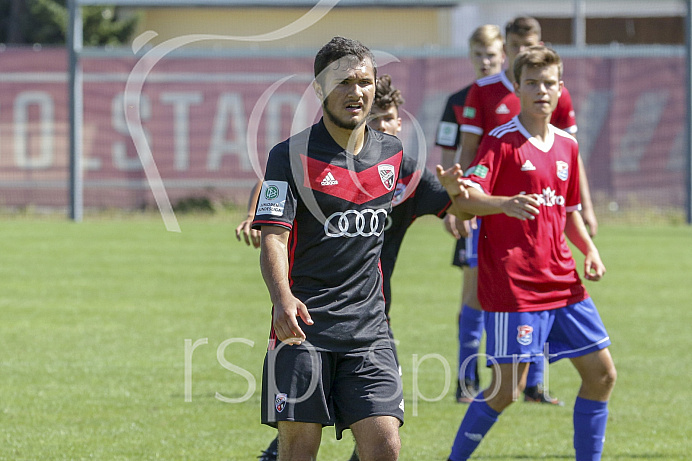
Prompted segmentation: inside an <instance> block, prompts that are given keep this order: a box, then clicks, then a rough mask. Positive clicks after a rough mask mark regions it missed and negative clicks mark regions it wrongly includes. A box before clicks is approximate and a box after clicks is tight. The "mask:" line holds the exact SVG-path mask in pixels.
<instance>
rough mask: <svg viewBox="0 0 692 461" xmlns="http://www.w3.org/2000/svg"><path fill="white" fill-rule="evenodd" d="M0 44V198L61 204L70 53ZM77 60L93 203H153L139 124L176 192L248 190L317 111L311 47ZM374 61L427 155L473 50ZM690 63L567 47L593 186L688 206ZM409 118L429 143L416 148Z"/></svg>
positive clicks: (409, 141) (232, 195)
mask: <svg viewBox="0 0 692 461" xmlns="http://www.w3.org/2000/svg"><path fill="white" fill-rule="evenodd" d="M0 56H2V59H0V188H1V189H2V201H1V202H0V205H4V206H28V205H35V206H66V205H67V203H68V189H69V186H68V179H69V173H68V172H69V155H68V112H69V111H68V93H67V56H66V53H65V51H64V50H62V49H50V50H41V51H33V50H26V49H5V50H4V51H3V52H2V53H0ZM82 64H83V69H84V116H83V120H84V124H83V153H84V162H83V164H84V186H85V206H88V207H127V208H136V207H143V206H152V205H153V196H152V194H151V192H150V189H149V183H148V181H147V177H146V175H145V173H144V170H143V168H142V163H141V160H140V155H141V154H143V150H142V148H141V145H138V146H137V147H135V143H134V142H133V137H132V134H133V133H136V132H137V130H139V129H141V130H142V132H143V133H144V136H145V139H146V146H147V148H148V149H149V150H150V151H151V153H152V155H153V160H154V162H155V163H154V164H155V166H156V170H157V172H158V173H159V174H160V176H161V178H162V179H163V184H164V186H165V188H166V192H167V194H168V196H169V197H170V199H171V201H172V202H173V203H175V201H176V200H178V199H180V198H183V197H191V196H200V195H205V196H209V197H211V198H215V199H234V200H237V201H240V202H242V201H244V200H245V197H246V194H247V191H248V190H249V189H250V186H251V185H252V184H253V183H254V181H256V179H257V172H258V171H259V172H260V173H261V169H262V168H263V167H264V163H265V161H266V155H267V152H268V150H269V149H270V148H271V146H273V145H274V144H275V143H277V142H279V141H281V140H283V139H285V138H286V137H287V136H288V135H289V134H290V133H291V132H295V131H298V130H300V129H303V128H305V127H306V126H308V125H309V124H310V123H312V122H313V121H314V120H316V118H318V117H319V114H320V113H319V105H318V102H317V100H316V98H315V96H314V93H313V92H312V88H311V79H312V58H311V57H291V56H288V57H233V58H231V57H198V58H189V57H185V58H183V57H178V58H172V57H165V58H163V59H161V60H159V61H153V60H149V61H147V60H146V59H135V58H107V59H106V58H87V59H83V60H82ZM379 72H380V73H389V74H391V75H392V78H393V82H394V85H395V86H397V87H398V88H399V89H401V91H402V93H403V95H404V98H405V99H406V103H405V104H404V106H403V109H405V111H402V112H403V118H404V124H405V126H404V131H403V132H402V133H403V135H402V136H403V138H404V142H405V145H406V146H407V150H409V151H410V152H412V151H423V152H425V153H426V154H427V155H428V159H427V164H428V165H429V166H434V165H435V164H436V163H437V162H438V161H439V151H438V149H437V148H436V147H434V135H435V132H436V125H437V122H438V121H439V118H440V116H441V114H442V110H443V108H444V104H445V102H446V98H447V96H448V95H449V94H450V93H452V92H454V91H457V90H458V89H460V88H461V87H462V86H465V85H467V84H468V83H470V82H471V81H472V79H473V72H472V69H471V67H470V64H469V62H468V60H467V59H466V58H450V57H425V58H401V60H400V61H399V62H394V63H391V64H387V65H384V66H381V67H380V69H379ZM684 75H685V72H684V59H683V57H636V58H629V57H628V58H604V57H597V56H594V57H581V58H571V57H570V58H567V59H565V77H564V78H565V83H566V86H567V87H568V88H569V89H570V93H571V94H572V98H573V101H574V105H575V109H576V111H577V121H578V124H579V132H578V133H577V138H578V139H579V141H580V146H581V150H582V155H583V157H584V159H585V161H586V164H587V170H588V173H589V179H590V182H591V187H592V190H593V193H594V194H595V195H596V197H599V198H600V199H607V200H609V201H610V200H612V201H619V200H623V201H629V200H641V201H643V202H654V203H656V204H659V205H664V206H666V205H670V206H682V205H683V202H684V173H683V171H684V158H683V150H684V146H683V144H684V142H683V140H684V120H685V107H684V101H685V93H684V82H683V76H684ZM140 85H141V89H140V88H139V86H140ZM126 90H127V103H128V108H127V109H126V107H125V106H124V104H123V101H124V100H123V98H124V96H123V95H124V94H125V92H126ZM137 105H138V106H139V110H138V111H137V110H136V107H135V106H137ZM126 113H127V114H128V117H126ZM132 113H136V114H137V115H138V117H139V119H140V121H141V123H139V122H138V121H137V120H136V117H131V114H132ZM415 125H419V126H420V128H421V129H422V133H423V134H424V138H425V139H424V141H423V142H422V144H424V146H420V147H424V149H419V148H417V147H416V142H415V140H416V139H418V138H417V136H416V134H417V132H416V130H415V129H414V127H415ZM133 130H134V131H133ZM409 147H410V148H409Z"/></svg>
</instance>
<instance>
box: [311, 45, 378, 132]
mask: <svg viewBox="0 0 692 461" xmlns="http://www.w3.org/2000/svg"><path fill="white" fill-rule="evenodd" d="M318 82H320V83H318ZM315 91H316V92H317V96H318V97H319V98H320V99H321V100H322V110H323V111H324V115H325V118H327V119H329V121H330V122H331V123H333V124H334V125H336V126H337V127H339V128H344V129H348V130H353V129H355V128H357V127H358V126H360V125H362V124H363V123H365V121H366V117H367V115H368V114H369V113H370V108H371V107H372V101H373V99H374V97H375V70H374V66H373V63H372V61H371V60H370V59H369V58H365V59H362V60H361V59H358V58H356V57H355V56H345V57H343V58H341V59H339V60H338V61H335V62H333V63H331V64H330V65H329V66H327V68H326V69H325V70H324V72H323V73H322V75H321V76H320V77H319V78H318V80H317V81H316V82H315Z"/></svg>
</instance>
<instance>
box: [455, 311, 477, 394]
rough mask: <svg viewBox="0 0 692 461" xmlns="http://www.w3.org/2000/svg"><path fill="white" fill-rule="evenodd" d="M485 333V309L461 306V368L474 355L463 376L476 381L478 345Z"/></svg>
mask: <svg viewBox="0 0 692 461" xmlns="http://www.w3.org/2000/svg"><path fill="white" fill-rule="evenodd" d="M482 334H483V311H477V310H476V309H473V308H471V307H469V306H467V305H466V304H464V306H463V307H462V308H461V315H459V370H460V372H461V367H462V364H463V363H464V361H465V360H466V359H467V358H468V357H472V358H471V359H470V360H469V361H468V363H466V365H465V368H464V370H463V376H460V377H461V378H467V379H470V380H472V381H476V380H477V379H478V376H477V375H476V363H477V357H476V354H478V347H479V346H480V344H481V335H482Z"/></svg>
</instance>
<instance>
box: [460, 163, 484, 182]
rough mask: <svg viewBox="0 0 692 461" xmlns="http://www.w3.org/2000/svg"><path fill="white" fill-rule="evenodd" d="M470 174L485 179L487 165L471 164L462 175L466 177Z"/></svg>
mask: <svg viewBox="0 0 692 461" xmlns="http://www.w3.org/2000/svg"><path fill="white" fill-rule="evenodd" d="M471 175H476V176H478V177H479V178H481V179H485V177H486V176H488V167H487V166H483V165H476V166H472V167H471V168H469V169H468V170H466V174H465V175H464V176H466V177H468V176H471Z"/></svg>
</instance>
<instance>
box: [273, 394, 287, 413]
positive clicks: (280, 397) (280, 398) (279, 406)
mask: <svg viewBox="0 0 692 461" xmlns="http://www.w3.org/2000/svg"><path fill="white" fill-rule="evenodd" d="M287 399H288V396H287V395H286V394H283V393H281V394H276V398H275V399H274V406H275V407H276V411H278V412H279V413H281V412H282V411H284V408H286V400H287Z"/></svg>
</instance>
